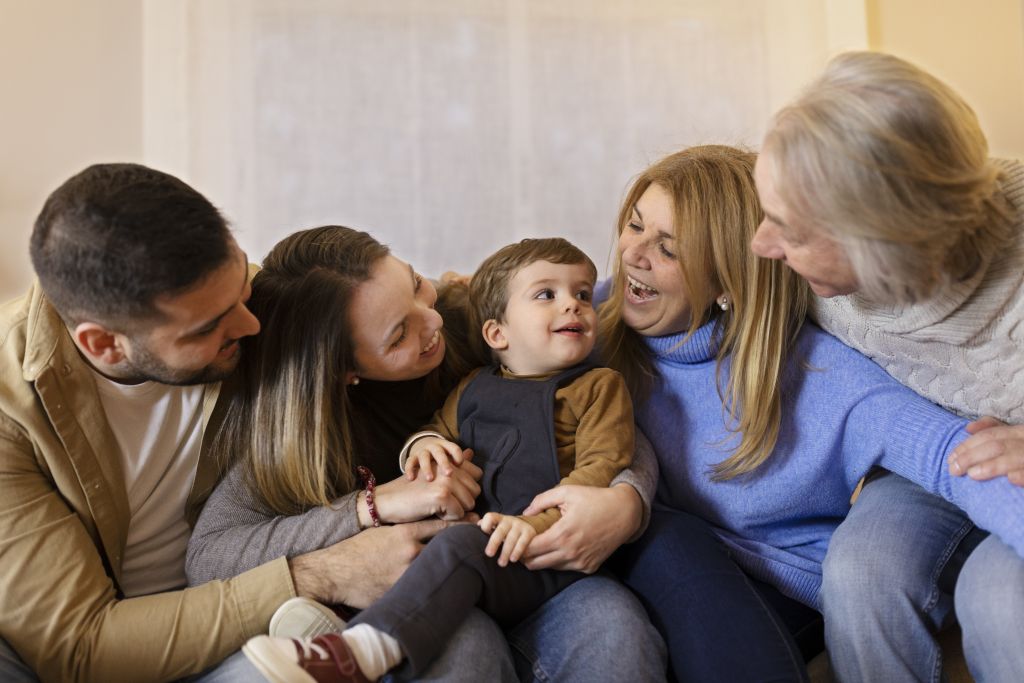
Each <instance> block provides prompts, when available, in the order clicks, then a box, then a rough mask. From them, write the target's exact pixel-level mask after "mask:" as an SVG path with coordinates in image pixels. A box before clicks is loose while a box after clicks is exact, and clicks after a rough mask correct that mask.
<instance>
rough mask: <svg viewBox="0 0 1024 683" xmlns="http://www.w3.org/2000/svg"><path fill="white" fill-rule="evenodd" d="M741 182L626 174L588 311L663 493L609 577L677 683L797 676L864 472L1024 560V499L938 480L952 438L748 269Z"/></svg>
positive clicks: (767, 272) (707, 161)
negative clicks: (611, 262) (631, 402)
mask: <svg viewBox="0 0 1024 683" xmlns="http://www.w3.org/2000/svg"><path fill="white" fill-rule="evenodd" d="M753 169H754V156H753V155H751V154H747V153H743V152H741V151H738V150H735V149H732V148H729V147H719V146H708V147H696V148H692V149H688V150H684V151H682V152H679V153H677V154H673V155H671V156H669V157H666V158H665V159H663V160H661V161H659V162H658V163H656V164H654V165H653V166H652V167H650V168H649V169H647V170H646V171H644V172H643V173H641V174H640V176H639V178H638V179H637V180H636V182H635V183H634V184H633V186H632V188H631V190H630V192H629V193H628V196H627V197H626V200H625V202H624V204H623V206H622V210H621V212H620V215H619V237H618V251H619V261H618V264H617V266H616V269H615V275H614V277H613V278H612V280H611V284H610V286H609V287H608V289H607V291H606V292H605V294H606V296H607V301H606V302H605V303H604V304H603V305H602V307H601V309H600V317H601V333H602V338H603V340H604V344H605V354H606V357H607V359H608V362H609V364H610V365H611V366H612V367H614V368H615V369H618V370H619V371H620V372H622V373H623V375H624V376H625V377H626V379H627V382H628V383H629V384H630V388H631V390H632V391H633V392H634V398H635V409H636V415H637V422H638V424H639V426H640V427H641V428H642V429H643V431H644V432H645V433H646V434H648V435H649V436H650V438H651V441H652V443H653V445H654V448H655V452H656V454H657V456H658V461H659V467H660V477H661V478H660V482H659V487H658V496H657V500H656V505H655V509H654V510H653V511H652V517H651V523H650V526H649V528H648V531H647V533H646V534H645V535H644V537H643V538H642V539H641V540H640V541H639V542H637V543H635V544H633V545H632V546H627V547H626V549H625V553H626V557H625V561H624V562H623V567H622V576H623V577H624V579H625V580H626V582H627V584H628V585H629V586H630V587H631V588H633V589H634V591H635V592H636V593H637V594H638V595H639V596H640V597H641V600H642V601H643V602H644V604H645V606H646V607H647V608H648V612H649V613H650V614H651V617H652V621H654V623H655V626H657V627H658V628H659V629H660V630H661V632H662V635H663V636H664V637H665V639H666V642H667V644H668V646H669V662H670V669H671V673H672V674H673V675H674V676H675V677H676V678H677V679H679V680H737V681H739V680H743V681H746V680H780V681H781V680H802V679H804V678H805V677H806V672H805V670H804V665H803V662H804V655H805V654H812V652H811V651H810V650H812V649H813V648H812V647H811V646H812V645H813V644H812V643H810V642H809V641H808V640H807V639H806V638H805V636H806V635H807V633H805V632H804V631H805V630H807V629H810V630H811V631H812V632H813V628H814V623H813V622H814V618H815V615H816V613H815V610H818V609H820V607H821V603H820V596H819V588H820V586H821V574H822V561H823V560H824V558H825V553H826V550H827V549H828V546H829V541H830V539H831V537H832V534H833V532H834V531H835V529H836V528H837V527H838V526H839V525H840V523H841V522H842V521H843V518H844V517H845V516H846V514H847V512H848V510H849V499H850V495H851V494H852V492H853V490H854V487H855V486H856V485H857V481H858V480H859V479H860V478H861V477H862V476H864V475H865V474H866V473H867V472H868V471H869V470H870V469H871V468H872V467H873V466H882V467H886V468H889V469H891V470H892V471H895V472H898V473H900V474H901V475H903V476H906V477H908V478H910V479H912V480H913V481H916V482H917V483H919V484H920V485H922V486H925V487H926V488H927V489H928V490H930V491H932V492H936V493H940V494H941V495H942V496H943V497H945V498H948V499H950V500H951V501H953V502H954V503H955V504H956V505H960V506H962V507H963V508H964V509H966V510H967V511H968V512H969V513H970V514H971V515H972V516H973V517H974V519H975V520H976V521H977V522H978V523H979V524H982V525H985V526H986V527H988V528H990V529H993V530H994V531H995V532H996V533H999V534H1001V535H1002V536H1004V537H1005V538H1006V539H1007V541H1008V542H1010V543H1012V544H1013V545H1014V547H1015V548H1016V550H1017V551H1018V552H1024V514H1022V513H1024V492H1022V491H1021V490H1020V489H1018V488H1016V487H1015V486H1013V485H1012V484H1010V483H1009V482H1007V481H1006V480H1005V479H1001V480H995V481H991V482H978V481H974V480H971V479H967V478H960V477H952V476H950V474H949V473H948V471H947V468H946V466H945V458H946V457H947V456H948V455H949V453H950V452H951V451H952V449H953V448H954V447H955V446H956V445H957V444H959V443H961V442H962V441H963V440H964V439H965V438H966V437H967V432H966V431H965V429H964V427H965V425H966V424H967V421H966V420H964V419H962V418H959V417H957V416H955V415H953V414H951V413H948V412H946V411H945V410H942V409H940V408H938V407H936V406H935V405H933V404H932V403H930V402H929V401H927V400H925V399H923V398H921V397H920V396H918V395H917V394H915V393H914V392H913V391H911V390H909V389H907V388H906V387H904V386H902V385H900V384H899V383H898V382H896V381H895V380H894V379H892V378H891V377H889V376H888V375H887V374H886V373H885V372H884V371H883V370H881V368H879V367H878V366H877V365H875V364H874V363H872V362H871V361H870V360H869V359H867V358H866V357H864V356H862V355H861V354H859V353H858V352H856V351H855V350H853V349H851V348H849V347H847V346H844V345H843V344H841V343H840V342H839V341H838V340H836V339H835V338H834V337H831V336H830V335H828V334H826V333H824V332H823V331H822V330H820V329H819V328H817V327H816V326H814V325H813V324H809V323H807V324H805V323H804V310H805V305H806V303H807V300H808V295H809V291H808V287H807V285H806V283H805V282H804V281H803V280H802V279H800V278H799V277H798V276H797V275H796V274H795V273H794V272H793V271H792V270H790V269H788V268H786V267H785V266H784V265H783V264H782V263H780V262H777V261H771V260H765V259H759V258H757V257H756V256H755V255H754V254H753V253H751V251H750V250H749V248H748V244H749V241H750V240H751V238H753V236H754V232H755V230H756V229H757V226H758V223H759V222H760V221H761V211H760V208H759V205H758V200H757V195H756V191H755V187H754V181H753ZM637 397H638V398H637ZM1008 510H1012V511H1013V512H1010V513H1008V512H1007V511H1008ZM799 641H804V642H799ZM798 644H799V645H803V646H804V648H803V651H801V648H800V647H798ZM738 647H739V648H741V649H740V650H738V649H737V648H738Z"/></svg>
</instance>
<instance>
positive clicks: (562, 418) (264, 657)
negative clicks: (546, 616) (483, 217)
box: [243, 238, 633, 681]
mask: <svg viewBox="0 0 1024 683" xmlns="http://www.w3.org/2000/svg"><path fill="white" fill-rule="evenodd" d="M596 277H597V270H596V268H595V267H594V264H593V262H592V261H591V260H590V259H589V258H588V257H587V256H586V254H584V253H583V252H582V251H580V250H579V249H577V248H576V247H575V246H573V245H572V244H571V243H569V242H568V241H566V240H564V239H558V238H549V239H531V240H523V241H521V242H518V243H516V244H512V245H509V246H507V247H504V248H503V249H501V250H499V251H498V252H497V253H495V254H493V255H492V256H490V257H489V258H488V259H486V260H485V261H484V263H483V264H482V265H481V266H480V268H479V270H478V271H477V272H476V274H475V275H474V276H473V279H472V281H471V283H470V305H471V307H472V315H473V317H474V320H475V321H478V322H479V329H480V330H481V334H482V337H483V340H484V342H485V343H486V344H487V345H488V346H489V347H490V348H491V349H492V352H493V355H494V356H495V358H496V360H497V361H498V362H497V363H495V364H494V365H492V366H490V367H486V368H481V369H479V370H476V371H474V372H472V373H470V375H468V376H467V377H466V378H465V379H464V380H463V381H462V382H460V383H459V385H458V386H457V387H456V388H455V390H454V391H453V392H452V393H451V395H449V397H448V399H447V400H446V401H445V404H444V406H443V407H442V408H441V409H440V410H439V411H438V413H437V414H436V415H435V418H434V422H433V423H432V424H431V425H430V426H429V427H428V428H427V430H426V431H424V432H419V433H417V434H415V435H413V436H412V437H411V438H410V439H409V441H408V442H407V444H406V447H405V448H404V449H403V458H404V457H406V456H407V460H406V461H405V465H406V470H407V472H408V474H409V476H410V477H414V476H415V475H416V473H417V471H421V472H422V476H426V477H428V478H432V477H433V476H434V470H435V468H436V469H437V470H438V471H439V473H441V474H443V473H445V472H450V470H451V468H452V467H454V466H458V464H459V463H461V459H462V449H463V448H472V449H473V450H474V451H475V455H474V462H475V463H476V464H477V465H478V466H480V467H481V468H482V469H483V477H482V479H481V493H480V496H479V498H478V499H477V506H476V510H477V512H479V513H481V514H482V518H481V519H480V521H479V523H478V526H479V527H480V529H482V530H483V532H484V533H481V532H480V530H478V529H476V528H474V527H473V526H471V525H459V526H456V527H452V528H449V529H446V530H445V531H443V532H441V533H440V534H438V535H437V536H436V537H435V538H434V539H433V540H431V541H430V543H428V544H427V546H426V547H425V548H424V550H423V552H422V553H421V554H420V556H419V557H418V558H417V559H416V561H415V562H413V563H412V565H410V567H409V568H408V570H406V572H405V574H404V575H403V576H402V578H401V579H399V581H398V582H397V583H396V584H395V585H394V586H393V587H392V588H391V590H389V591H388V592H387V593H386V594H385V595H384V596H382V597H381V598H380V599H379V600H378V601H377V602H375V603H374V604H373V605H371V606H370V607H369V608H367V609H366V610H364V611H363V612H361V613H360V614H359V615H358V616H357V617H356V618H355V619H354V620H353V621H352V624H351V625H350V626H349V627H348V628H347V629H346V630H345V631H343V632H342V633H341V634H337V633H330V634H326V635H322V636H318V637H317V638H315V639H313V640H312V641H309V642H307V641H292V640H290V639H284V638H271V637H269V636H259V637H257V638H253V639H252V640H250V641H249V643H248V644H247V645H246V646H245V647H244V648H243V651H244V652H245V653H246V654H247V655H248V657H249V658H250V659H251V660H252V661H253V663H254V664H255V665H256V666H257V667H258V668H259V669H260V670H261V671H262V672H263V673H264V674H266V675H267V676H268V678H270V679H271V680H273V681H286V680H302V679H301V676H302V675H305V676H317V678H316V679H315V680H338V681H366V680H376V679H377V678H379V677H381V676H382V675H384V674H385V673H386V672H387V671H388V670H390V669H391V668H393V667H395V666H397V665H398V664H399V663H401V662H402V660H403V659H405V658H408V659H409V661H410V667H411V670H412V674H413V675H414V676H415V675H416V674H417V673H418V672H420V671H422V670H424V669H425V668H426V667H427V665H428V664H429V663H430V661H431V660H432V659H433V658H434V657H435V656H436V655H437V654H439V653H440V652H441V650H442V648H443V646H444V644H445V642H446V641H447V640H448V638H449V637H450V636H451V634H452V633H453V632H454V630H455V628H456V627H457V626H458V625H459V623H460V622H461V621H462V619H464V618H465V616H466V614H467V613H468V611H469V610H470V609H471V608H472V607H473V606H474V605H479V606H480V607H481V608H482V609H483V610H484V611H485V612H487V613H488V614H490V615H491V616H492V617H493V618H494V619H496V620H497V621H498V622H499V623H501V624H502V625H505V626H508V625H513V624H515V623H517V622H519V621H521V620H522V619H524V618H525V617H527V616H529V614H530V613H532V612H533V611H534V610H535V609H536V608H537V607H538V606H540V605H541V604H542V603H543V602H544V601H546V600H547V599H548V598H550V597H552V596H553V595H555V594H556V593H557V592H558V591H560V590H562V589H563V588H565V587H566V586H568V585H569V584H570V583H572V582H573V581H575V580H577V579H578V578H580V577H581V576H582V575H581V574H579V573H577V572H565V571H553V570H541V571H530V570H528V569H526V568H525V567H523V566H522V565H520V564H518V560H519V559H520V558H521V557H523V555H524V553H525V552H526V550H527V549H528V547H529V543H530V541H531V540H532V539H533V537H534V536H535V535H536V534H538V533H540V532H542V531H544V530H545V529H547V528H548V527H549V526H551V525H552V524H553V523H554V522H555V521H556V520H557V519H558V517H559V514H560V513H559V511H558V510H557V509H556V508H553V509H549V510H545V511H544V512H542V513H540V514H537V515H531V516H529V517H523V516H521V515H520V513H521V512H522V511H523V510H524V509H525V508H526V507H527V506H528V505H529V503H530V501H531V500H532V499H533V497H534V496H535V495H537V494H538V493H541V492H542V491H545V490H547V489H549V488H551V487H553V486H555V485H558V484H584V485H589V486H608V485H609V484H610V483H611V481H612V479H614V478H615V476H616V475H617V474H618V473H619V472H620V471H622V470H623V469H624V468H626V467H628V466H629V464H630V461H631V460H632V449H633V411H632V404H631V403H630V399H629V395H628V392H627V391H626V387H625V383H624V382H623V380H622V377H621V376H620V375H619V374H618V373H616V372H615V371H613V370H609V369H607V368H597V367H594V366H592V365H590V364H589V363H588V362H587V358H588V357H589V356H590V353H591V351H592V350H593V347H594V342H595V337H596V333H597V330H596V327H597V316H596V314H595V312H594V308H593V305H592V303H591V297H592V295H593V289H594V281H595V279H596ZM495 555H498V558H497V560H496V561H495V560H494V559H492V558H494V557H495ZM307 672H308V673H307ZM324 675H328V676H329V677H328V678H322V676H324ZM309 680H314V679H313V678H310V679H309Z"/></svg>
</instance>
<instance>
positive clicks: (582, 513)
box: [523, 484, 643, 574]
mask: <svg viewBox="0 0 1024 683" xmlns="http://www.w3.org/2000/svg"><path fill="white" fill-rule="evenodd" d="M553 507H557V508H558V509H559V510H560V511H561V513H562V518H561V519H559V520H558V521H557V522H555V523H554V524H552V525H551V528H549V529H548V530H547V531H545V532H544V533H542V534H540V535H539V536H537V537H536V538H534V539H533V541H531V542H530V547H529V548H528V549H527V551H526V555H525V557H524V559H523V564H525V565H526V566H527V568H529V569H568V570H575V571H581V572H585V573H587V574H593V573H594V572H596V571H597V570H598V568H599V567H600V566H601V564H602V563H603V562H604V561H605V560H606V559H608V556H609V555H611V554H612V553H613V552H614V551H615V549H616V548H618V547H619V546H620V545H622V544H623V543H625V542H626V540H628V539H629V537H630V536H632V535H633V533H634V532H635V531H636V530H637V529H638V528H639V527H640V521H641V519H642V516H643V502H642V501H641V500H640V494H638V493H637V492H636V491H635V490H634V489H633V487H632V486H630V485H629V484H617V485H616V486H613V487H611V488H599V487H596V486H575V485H571V484H569V485H566V486H556V487H555V488H553V489H549V490H547V491H545V492H544V493H541V494H540V495H538V496H537V497H536V498H534V499H533V502H532V503H530V506H529V507H528V508H526V509H525V510H524V511H523V514H524V515H536V514H539V513H541V512H543V511H544V510H547V509H549V508H553Z"/></svg>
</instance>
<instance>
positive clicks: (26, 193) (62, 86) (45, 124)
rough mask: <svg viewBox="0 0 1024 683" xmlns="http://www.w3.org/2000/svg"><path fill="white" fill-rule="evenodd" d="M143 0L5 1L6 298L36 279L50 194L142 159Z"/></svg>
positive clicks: (0, 109)
mask: <svg viewBox="0 0 1024 683" xmlns="http://www.w3.org/2000/svg"><path fill="white" fill-rule="evenodd" d="M141 30H142V3H141V0H40V1H38V2H36V1H32V2H25V1H23V0H0V89H2V90H0V92H2V95H0V102H2V105H0V301H3V300H6V299H8V298H10V297H11V296H14V295H16V294H18V293H19V292H20V291H21V290H23V289H24V287H25V286H26V284H27V283H28V282H29V281H30V278H31V265H30V264H29V260H28V236H29V232H30V230H31V224H32V221H33V220H34V218H35V215H36V214H37V213H38V211H39V208H40V207H41V206H42V203H43V201H44V200H45V198H46V195H47V193H48V192H49V191H50V190H52V189H53V188H54V187H56V186H57V185H58V184H60V182H61V181H62V180H64V179H65V178H66V177H67V176H68V175H70V174H71V173H73V172H74V171H76V170H78V169H81V168H82V167H84V166H86V165H88V164H90V163H93V162H97V161H114V160H118V161H125V160H127V161H137V160H141V158H142V65H141V56H142V33H141Z"/></svg>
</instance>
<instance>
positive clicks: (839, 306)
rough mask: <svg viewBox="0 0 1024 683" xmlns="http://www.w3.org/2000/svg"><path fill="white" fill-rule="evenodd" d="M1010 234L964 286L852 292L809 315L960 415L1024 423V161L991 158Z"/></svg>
mask: <svg viewBox="0 0 1024 683" xmlns="http://www.w3.org/2000/svg"><path fill="white" fill-rule="evenodd" d="M993 163H994V164H996V166H997V167H998V168H999V169H1000V170H1001V171H1002V172H1003V179H1002V192H1003V193H1004V194H1005V196H1006V197H1007V199H1008V200H1009V203H1010V207H1011V210H1012V212H1013V215H1014V225H1015V226H1016V227H1015V237H1014V239H1013V241H1012V242H1011V243H1009V244H1007V245H1005V248H1003V249H1000V250H999V251H998V253H997V254H996V255H995V257H994V258H993V260H992V261H991V263H989V264H988V266H987V267H986V268H984V269H982V270H981V271H980V272H978V273H977V274H976V275H975V276H973V277H972V278H970V279H969V280H968V281H966V282H961V283H956V284H954V285H950V286H948V287H946V288H945V289H944V290H943V291H941V292H940V293H939V294H937V295H935V296H933V297H932V298H931V299H929V300H928V301H924V302H919V303H916V304H912V305H888V306H887V305H877V304H869V303H868V302H866V301H864V300H863V299H861V298H860V297H859V296H857V295H856V294H853V295H850V296H842V297H834V298H832V299H820V298H819V299H817V300H816V301H815V304H814V306H813V310H812V316H813V317H814V318H815V319H816V320H817V321H818V324H819V325H821V326H822V327H823V328H824V329H825V330H827V331H828V332H830V333H832V334H834V335H835V336H836V337H838V338H839V339H841V340H842V341H843V342H844V343H845V344H847V345H848V346H852V347H853V348H855V349H857V350H858V351H860V352H861V353H863V354H865V355H866V356H868V357H869V358H871V359H872V360H874V361H875V362H876V363H878V364H879V365H881V366H882V367H883V368H885V370H886V371H887V372H888V373H889V374H890V375H892V376H893V377H894V378H896V379H897V380H899V381H900V382H901V383H902V384H904V385H906V386H908V387H910V388H911V389H913V390H914V391H916V392H917V393H918V394H920V395H922V396H924V397H926V398H928V399H930V400H932V401H933V402H935V403H938V404H939V405H941V406H944V407H945V408H947V409H949V410H952V411H954V412H956V413H958V414H960V415H963V416H966V417H970V418H974V417H978V416H981V415H992V416H994V417H996V418H999V419H1000V420H1003V421H1005V422H1009V423H1013V424H1022V423H1024V164H1022V163H1021V162H1019V161H1009V160H994V161H993Z"/></svg>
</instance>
